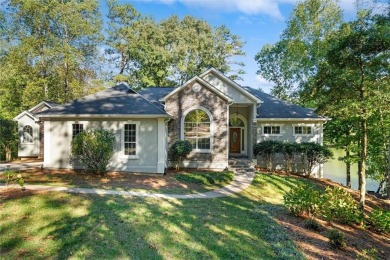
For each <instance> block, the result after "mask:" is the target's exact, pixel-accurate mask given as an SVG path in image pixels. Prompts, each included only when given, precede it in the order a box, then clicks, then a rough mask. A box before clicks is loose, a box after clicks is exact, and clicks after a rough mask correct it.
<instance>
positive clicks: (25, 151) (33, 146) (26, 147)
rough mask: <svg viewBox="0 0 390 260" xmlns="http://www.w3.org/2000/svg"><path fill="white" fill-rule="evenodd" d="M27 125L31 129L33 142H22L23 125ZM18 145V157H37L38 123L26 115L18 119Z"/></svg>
mask: <svg viewBox="0 0 390 260" xmlns="http://www.w3.org/2000/svg"><path fill="white" fill-rule="evenodd" d="M25 125H29V126H31V127H32V129H33V142H32V143H23V142H22V141H23V138H22V137H23V127H24V126H25ZM18 133H19V147H18V157H38V155H39V124H38V123H36V122H35V120H34V119H33V118H31V117H30V116H28V115H26V114H25V115H24V116H22V117H21V118H20V119H19V120H18Z"/></svg>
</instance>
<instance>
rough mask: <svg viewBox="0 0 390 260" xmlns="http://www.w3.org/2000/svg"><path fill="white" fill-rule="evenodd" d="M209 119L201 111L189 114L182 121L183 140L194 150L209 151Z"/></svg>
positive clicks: (193, 111) (197, 110)
mask: <svg viewBox="0 0 390 260" xmlns="http://www.w3.org/2000/svg"><path fill="white" fill-rule="evenodd" d="M210 123H211V122H210V117H209V115H208V114H207V113H206V112H205V111H203V110H201V109H195V110H192V111H191V112H189V113H188V114H187V115H186V116H185V119H184V140H187V141H189V142H190V143H191V144H192V148H193V149H194V150H210V149H211V131H210Z"/></svg>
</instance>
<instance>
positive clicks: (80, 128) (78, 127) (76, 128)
mask: <svg viewBox="0 0 390 260" xmlns="http://www.w3.org/2000/svg"><path fill="white" fill-rule="evenodd" d="M82 131H84V126H83V124H72V139H73V138H74V137H75V136H76V135H78V134H79V133H81V132H82Z"/></svg>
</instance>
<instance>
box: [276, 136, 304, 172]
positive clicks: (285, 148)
mask: <svg viewBox="0 0 390 260" xmlns="http://www.w3.org/2000/svg"><path fill="white" fill-rule="evenodd" d="M298 149H299V144H298V143H281V146H280V152H281V153H282V154H283V157H284V160H285V161H286V172H287V173H289V172H291V171H292V164H293V162H294V157H295V155H296V154H297V152H298Z"/></svg>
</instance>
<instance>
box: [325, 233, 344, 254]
mask: <svg viewBox="0 0 390 260" xmlns="http://www.w3.org/2000/svg"><path fill="white" fill-rule="evenodd" d="M327 237H328V238H329V243H330V245H331V247H333V248H337V249H343V248H345V247H346V245H347V243H346V242H345V235H344V234H343V233H342V232H341V231H339V230H337V229H331V230H329V231H328V233H327Z"/></svg>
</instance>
